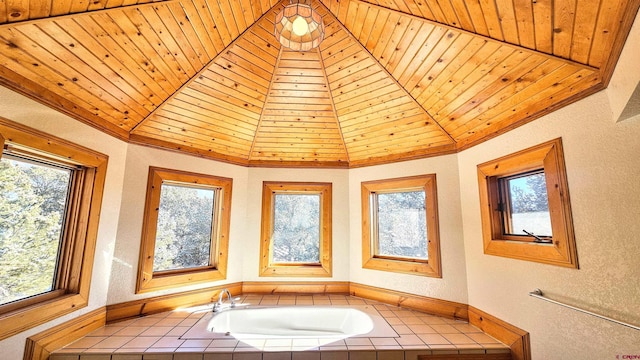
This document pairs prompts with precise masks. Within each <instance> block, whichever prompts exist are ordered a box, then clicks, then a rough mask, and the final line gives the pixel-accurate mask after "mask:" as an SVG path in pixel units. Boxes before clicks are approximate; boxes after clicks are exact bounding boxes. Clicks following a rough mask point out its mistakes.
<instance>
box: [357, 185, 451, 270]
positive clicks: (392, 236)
mask: <svg viewBox="0 0 640 360" xmlns="http://www.w3.org/2000/svg"><path fill="white" fill-rule="evenodd" d="M436 196H437V195H436V184H435V175H423V176H415V177H407V178H397V179H388V180H377V181H368V182H363V183H362V219H363V223H362V264H363V267H364V268H367V269H376V270H386V271H394V272H402V273H409V274H416V275H425V276H433V277H440V276H441V273H440V252H439V249H440V246H439V235H438V220H437V218H438V216H437V199H436Z"/></svg>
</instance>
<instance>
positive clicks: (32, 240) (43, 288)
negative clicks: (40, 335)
mask: <svg viewBox="0 0 640 360" xmlns="http://www.w3.org/2000/svg"><path fill="white" fill-rule="evenodd" d="M70 181H71V170H70V169H65V168H62V167H55V166H53V165H48V164H44V163H38V162H35V161H33V160H31V159H26V158H21V157H16V156H9V155H6V154H5V155H4V156H3V157H2V159H1V160H0V304H6V303H9V302H12V301H16V300H20V299H24V298H27V297H30V296H34V295H38V294H42V293H46V292H48V291H51V290H53V289H54V288H55V285H56V284H55V283H56V279H55V278H56V273H57V265H58V253H59V251H60V244H61V237H62V232H63V224H64V219H65V213H66V204H67V199H68V192H69V184H70Z"/></svg>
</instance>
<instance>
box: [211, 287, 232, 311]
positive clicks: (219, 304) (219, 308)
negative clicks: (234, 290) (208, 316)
mask: <svg viewBox="0 0 640 360" xmlns="http://www.w3.org/2000/svg"><path fill="white" fill-rule="evenodd" d="M225 294H226V295H227V299H228V300H229V302H230V303H231V304H230V305H229V308H234V307H236V302H235V301H233V298H232V297H231V293H230V292H229V290H228V289H222V291H220V296H218V302H217V303H215V304H213V312H218V311H222V307H223V305H222V299H224V295H225Z"/></svg>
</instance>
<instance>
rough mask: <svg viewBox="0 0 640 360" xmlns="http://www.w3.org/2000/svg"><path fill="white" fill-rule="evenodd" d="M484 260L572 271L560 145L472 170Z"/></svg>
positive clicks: (572, 252)
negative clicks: (526, 262) (475, 172)
mask: <svg viewBox="0 0 640 360" xmlns="http://www.w3.org/2000/svg"><path fill="white" fill-rule="evenodd" d="M478 185H479V190H480V205H481V212H480V213H481V216H482V236H483V239H484V240H483V241H484V252H485V254H490V255H497V256H504V257H510V258H515V259H522V260H529V261H536V262H541V263H546V264H553V265H559V266H566V267H574V268H578V255H577V250H576V244H575V238H574V234H573V223H572V219H571V206H570V201H569V187H568V184H567V176H566V170H565V166H564V156H563V153H562V141H561V140H560V139H556V140H552V141H549V142H546V143H543V144H540V145H538V146H534V147H531V148H528V149H525V150H522V151H519V152H517V153H515V154H511V155H507V156H504V157H502V158H500V159H496V160H492V161H489V162H486V163H484V164H480V165H478Z"/></svg>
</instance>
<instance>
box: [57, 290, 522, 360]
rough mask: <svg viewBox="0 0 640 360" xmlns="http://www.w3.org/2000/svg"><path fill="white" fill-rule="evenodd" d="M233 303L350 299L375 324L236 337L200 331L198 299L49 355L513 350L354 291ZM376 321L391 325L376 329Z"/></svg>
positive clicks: (373, 359) (215, 356) (142, 359)
mask: <svg viewBox="0 0 640 360" xmlns="http://www.w3.org/2000/svg"><path fill="white" fill-rule="evenodd" d="M236 303H238V304H250V305H258V306H285V305H286V306H291V305H297V306H309V305H325V306H326V305H332V306H347V305H350V306H353V307H355V308H360V309H364V311H365V312H366V313H368V314H369V315H370V316H371V317H372V319H373V320H374V324H376V327H375V329H374V330H373V332H372V333H370V334H367V335H360V336H355V337H350V338H346V339H341V338H331V339H327V338H258V337H256V338H251V339H244V338H243V339H240V340H239V339H235V338H233V337H231V336H223V335H220V334H211V333H209V334H204V333H203V332H202V329H204V323H205V322H207V321H208V319H210V317H211V306H202V307H194V308H188V309H177V310H174V311H169V312H163V313H159V314H154V315H149V316H145V317H141V318H138V319H131V320H126V321H121V322H117V323H113V324H108V325H106V326H104V327H102V328H100V329H98V330H96V331H94V332H92V333H90V334H89V335H87V336H85V337H83V338H81V339H79V340H77V341H75V342H74V343H72V344H69V345H67V346H66V347H64V348H62V349H59V350H57V351H55V352H54V353H53V354H52V355H51V360H417V359H418V356H420V355H439V354H442V355H445V354H452V355H453V354H469V355H471V354H476V355H481V354H496V355H497V354H509V353H510V349H509V347H507V346H506V345H504V344H502V343H500V342H498V341H497V340H495V339H494V338H492V337H490V336H488V335H486V334H485V333H483V332H482V331H481V330H480V329H478V328H476V327H474V326H472V325H469V324H468V323H467V322H465V321H460V320H454V319H448V318H443V317H438V316H433V315H429V314H426V313H423V312H419V311H415V310H409V309H404V308H401V307H396V306H392V305H388V304H383V303H380V302H376V301H372V300H366V299H361V298H357V297H353V296H344V295H251V294H249V295H242V296H239V297H237V298H236ZM230 311H233V310H230ZM379 321H383V322H386V324H388V325H389V326H388V327H386V326H385V328H386V329H380V328H381V327H382V326H380V322H379ZM383 325H384V324H383Z"/></svg>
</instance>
